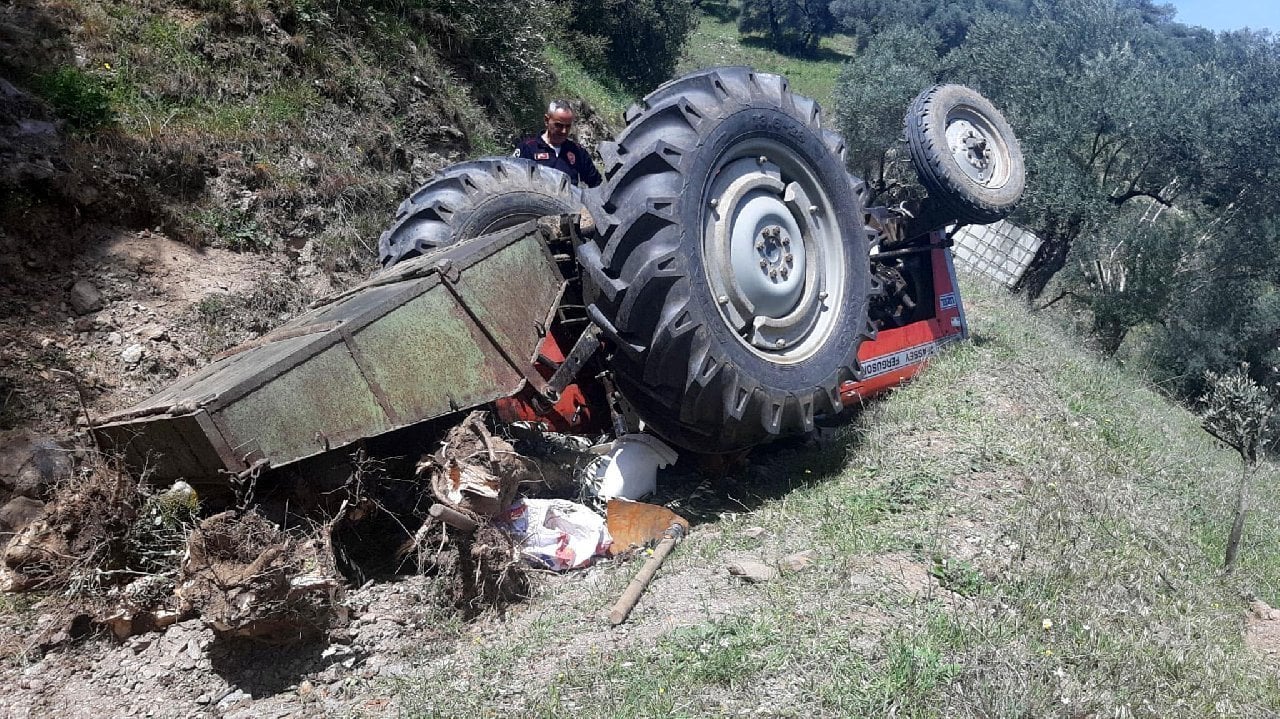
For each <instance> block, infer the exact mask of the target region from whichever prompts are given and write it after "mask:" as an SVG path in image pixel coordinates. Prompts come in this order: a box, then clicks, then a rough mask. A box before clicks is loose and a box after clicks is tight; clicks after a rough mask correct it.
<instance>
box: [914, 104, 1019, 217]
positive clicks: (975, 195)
mask: <svg viewBox="0 0 1280 719" xmlns="http://www.w3.org/2000/svg"><path fill="white" fill-rule="evenodd" d="M959 107H967V108H969V109H970V110H972V111H973V112H975V113H977V114H979V115H981V116H982V117H983V118H984V119H985V120H986V121H987V122H989V123H990V124H991V127H992V129H993V130H994V131H995V134H996V135H997V137H998V139H999V141H1000V142H1001V144H1003V145H1004V148H1005V154H1006V157H1007V162H1008V164H1009V168H1008V169H1009V177H1008V179H1007V181H1006V182H1005V183H1004V184H1003V185H1001V186H1000V187H996V188H991V187H984V186H982V185H979V184H977V183H976V182H974V181H972V180H971V179H970V178H969V177H968V176H967V175H965V174H964V172H963V171H962V170H961V169H960V167H959V165H958V164H957V163H956V160H955V158H954V157H952V155H951V152H950V150H949V149H948V146H947V138H946V129H947V116H948V114H949V113H951V112H952V111H953V110H955V109H957V108H959ZM905 125H906V138H907V147H908V149H909V151H910V154H911V160H912V164H914V165H915V168H916V172H917V174H918V175H919V177H920V182H921V184H923V185H924V187H925V190H926V191H927V192H928V194H929V197H928V200H927V201H926V202H927V207H928V206H932V207H929V210H930V214H933V213H935V212H941V213H944V214H946V215H947V216H948V217H949V218H950V219H954V220H957V221H959V222H962V223H968V224H989V223H992V222H996V221H999V220H1001V219H1004V218H1005V217H1007V216H1008V215H1009V213H1010V212H1011V211H1012V210H1013V208H1014V206H1015V205H1017V203H1018V200H1019V199H1020V198H1021V197H1022V191H1023V189H1024V187H1025V184H1026V169H1025V164H1024V160H1023V157H1022V149H1021V147H1020V146H1019V144H1018V139H1017V137H1016V136H1015V135H1014V132H1013V128H1012V127H1011V126H1010V125H1009V122H1008V121H1007V120H1005V118H1004V115H1003V114H1001V113H1000V111H999V110H997V109H996V107H995V106H994V105H992V104H991V102H990V101H989V100H987V99H986V98H985V97H983V96H982V95H981V94H980V93H978V92H977V91H976V90H974V89H972V88H969V87H966V86H964V85H935V86H934V87H931V88H929V89H927V90H925V91H924V92H922V93H920V94H919V95H918V96H917V97H916V98H915V100H913V101H912V103H911V105H910V107H909V108H908V110H907V114H906V118H905Z"/></svg>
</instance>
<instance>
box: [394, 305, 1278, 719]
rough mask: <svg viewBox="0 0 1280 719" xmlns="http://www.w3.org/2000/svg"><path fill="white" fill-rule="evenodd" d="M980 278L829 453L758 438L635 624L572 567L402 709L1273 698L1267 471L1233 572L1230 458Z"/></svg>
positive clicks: (1063, 713)
mask: <svg viewBox="0 0 1280 719" xmlns="http://www.w3.org/2000/svg"><path fill="white" fill-rule="evenodd" d="M966 290H967V291H968V297H969V303H970V304H969V309H970V318H971V321H972V325H973V331H974V340H973V341H972V342H970V343H967V344H964V345H961V346H958V347H956V348H953V349H952V350H951V351H949V352H947V353H945V354H944V356H942V357H940V358H939V359H937V360H936V361H935V362H934V364H933V365H931V366H930V368H929V369H928V370H927V371H926V372H925V373H924V374H923V375H922V376H921V377H920V378H919V379H918V380H917V381H916V382H914V383H913V384H911V385H909V386H906V387H904V388H902V389H900V390H898V391H897V392H895V393H894V394H893V395H891V396H889V397H888V398H886V399H884V400H882V401H878V402H876V403H874V404H872V405H871V406H870V407H869V408H868V409H867V410H866V411H865V412H864V413H863V414H862V416H861V417H859V418H857V419H856V420H855V421H854V422H853V423H852V424H851V425H850V426H848V427H846V428H844V429H842V430H840V431H838V432H836V433H835V435H834V437H833V438H832V439H831V441H830V442H829V444H828V445H827V446H826V447H825V448H823V449H817V450H815V449H804V448H796V447H793V448H790V449H785V448H775V449H773V450H771V451H763V452H759V453H757V455H756V456H755V457H754V458H753V462H752V467H751V469H750V470H749V472H748V473H747V475H746V476H745V477H737V478H730V479H729V480H727V481H726V483H725V484H724V485H722V486H723V487H724V489H723V492H724V494H725V495H726V496H731V497H732V498H733V499H732V500H727V499H726V501H725V502H724V508H723V509H722V510H721V511H720V512H719V514H718V515H717V517H718V518H713V519H711V520H710V521H707V522H705V523H703V524H701V525H698V526H696V527H695V528H694V530H693V533H692V534H691V535H690V538H689V539H688V540H686V542H685V543H684V545H682V546H681V547H680V548H679V549H678V550H677V551H676V552H675V554H673V555H672V557H671V559H670V560H668V564H667V565H666V566H664V568H663V570H662V572H661V573H660V575H659V580H658V583H657V584H655V586H654V587H652V588H651V589H650V592H649V593H648V594H646V596H645V598H644V599H642V601H641V605H640V607H639V608H638V610H637V612H636V614H634V615H633V617H632V619H631V621H630V622H629V624H628V625H627V628H626V629H625V630H622V631H616V630H615V631H612V632H611V631H610V630H608V629H606V628H605V627H604V626H603V622H602V620H600V619H599V618H598V617H599V615H600V613H601V612H603V611H604V610H606V609H607V607H608V606H609V604H610V603H611V601H612V599H613V597H615V596H616V595H617V593H618V592H620V591H621V589H622V586H623V585H624V584H625V582H626V580H627V579H628V578H629V577H630V575H631V573H633V572H634V571H635V569H636V565H635V564H631V565H622V566H609V565H606V566H602V567H600V568H597V569H596V570H593V575H592V576H594V579H591V580H590V581H589V582H588V583H587V584H589V586H590V587H591V588H590V589H589V590H587V589H586V588H585V587H579V586H578V584H579V581H578V580H577V579H575V578H574V577H566V578H565V579H563V580H558V581H557V582H556V583H554V584H553V585H551V586H552V588H551V589H545V588H544V591H543V594H542V596H540V597H539V598H538V599H536V600H534V602H533V603H532V605H531V606H529V607H527V608H525V609H517V610H516V611H515V612H513V613H512V615H511V616H509V617H508V619H507V620H506V621H505V622H504V623H503V624H502V625H501V626H500V627H499V628H498V629H497V630H496V631H494V632H485V633H484V637H485V646H486V650H485V651H484V652H482V653H477V652H474V651H472V650H471V649H470V648H469V647H468V645H467V644H466V642H465V641H461V642H459V643H458V644H457V645H456V646H455V647H454V649H453V651H452V653H450V654H449V655H448V657H447V661H443V662H438V663H436V664H434V665H432V667H431V668H429V669H424V670H423V671H422V672H421V674H420V675H418V676H417V677H415V678H413V679H412V680H410V681H408V682H406V683H404V684H403V685H402V686H401V688H400V691H399V692H398V693H399V698H400V701H401V703H402V708H403V713H404V714H405V715H406V716H442V717H447V716H498V715H504V714H518V715H521V716H532V717H555V716H568V715H573V716H577V717H643V716H738V715H753V716H754V715H762V716H829V717H841V716H868V717H870V716H889V715H893V716H900V717H1023V716H1035V717H1075V716H1132V717H1187V718H1188V719H1191V718H1198V717H1204V716H1231V717H1258V716H1266V715H1269V713H1273V712H1274V711H1275V710H1276V708H1277V707H1280V678H1278V677H1277V675H1276V674H1275V672H1274V670H1273V669H1271V668H1269V667H1268V666H1267V665H1266V664H1265V663H1264V661H1265V660H1263V659H1262V658H1260V657H1257V656H1254V655H1252V654H1250V653H1249V651H1248V650H1247V649H1246V648H1245V647H1244V645H1243V642H1242V641H1241V635H1240V627H1241V617H1242V615H1243V612H1244V601H1243V600H1242V597H1247V596H1253V595H1256V596H1259V597H1260V598H1262V599H1264V600H1265V601H1268V602H1269V603H1273V604H1274V603H1276V600H1277V599H1280V595H1278V590H1280V584H1277V581H1278V580H1280V566H1278V565H1277V561H1278V560H1277V557H1280V528H1277V527H1276V526H1275V524H1274V523H1273V522H1270V521H1269V519H1268V518H1269V517H1272V516H1275V514H1276V511H1277V510H1278V509H1280V493H1277V491H1276V490H1275V489H1269V488H1267V487H1268V486H1272V487H1273V486H1274V485H1275V473H1274V471H1273V470H1271V469H1268V470H1266V472H1267V473H1266V476H1265V477H1264V478H1262V479H1261V480H1260V481H1259V485H1260V492H1259V494H1258V495H1257V496H1256V497H1255V500H1256V503H1255V508H1254V513H1253V515H1252V518H1251V522H1250V524H1249V525H1248V529H1247V531H1246V535H1247V536H1246V540H1245V543H1246V549H1245V552H1244V553H1243V554H1242V557H1241V565H1240V567H1239V569H1238V570H1237V572H1236V574H1234V575H1232V576H1228V577H1224V576H1223V575H1222V574H1221V573H1220V569H1219V567H1220V564H1221V559H1222V547H1223V543H1224V541H1225V536H1226V531H1227V528H1228V523H1229V520H1230V516H1231V515H1230V510H1231V507H1230V503H1231V502H1230V496H1231V495H1230V491H1229V489H1230V487H1231V486H1233V482H1234V480H1235V477H1236V472H1237V467H1236V461H1235V459H1234V458H1233V456H1232V455H1231V454H1230V453H1229V452H1227V451H1225V450H1222V449H1220V448H1217V447H1215V446H1214V444H1213V443H1212V442H1211V441H1210V440H1209V438H1208V437H1207V435H1205V434H1204V433H1203V432H1202V431H1201V430H1200V429H1199V428H1198V425H1197V422H1196V420H1195V418H1194V417H1192V416H1191V415H1189V414H1188V413H1186V412H1185V411H1184V410H1182V409H1179V408H1177V407H1175V406H1173V405H1171V404H1170V403H1168V402H1166V401H1165V400H1164V399H1163V398H1161V397H1160V396H1158V395H1156V394H1154V393H1153V392H1152V391H1150V390H1149V389H1147V388H1146V387H1144V386H1143V385H1142V384H1141V383H1140V382H1139V381H1137V380H1135V379H1134V378H1132V377H1131V376H1129V375H1127V374H1125V373H1124V372H1123V371H1121V370H1120V369H1118V368H1116V367H1115V366H1114V365H1110V364H1107V363H1105V362H1102V361H1100V360H1097V359H1095V358H1093V357H1091V356H1088V355H1086V354H1084V353H1083V351H1082V350H1081V349H1080V347H1081V342H1080V340H1079V339H1078V338H1076V337H1073V336H1072V335H1070V334H1068V333H1066V332H1064V331H1062V330H1061V329H1059V327H1058V326H1057V325H1055V324H1053V323H1052V322H1051V321H1050V319H1049V318H1047V317H1044V316H1033V315H1029V314H1028V313H1027V312H1026V310H1025V309H1024V308H1023V307H1022V306H1021V305H1020V304H1019V303H1018V302H1017V301H1016V300H1014V299H1012V298H1009V297H1007V296H1003V295H1002V294H1000V293H998V292H995V291H993V290H989V289H985V288H981V287H973V288H970V287H967V286H966ZM755 526H759V527H763V528H765V534H764V535H763V536H762V537H759V538H748V537H747V536H745V535H744V534H743V531H744V530H745V529H746V528H748V527H755ZM802 549H812V550H814V551H815V552H816V555H817V561H816V562H815V563H814V564H813V565H812V566H811V567H809V568H808V569H806V570H805V571H802V572H799V573H794V574H784V575H783V576H782V577H781V578H779V579H778V580H775V581H774V582H771V583H769V584H765V585H737V584H734V583H732V582H731V581H730V580H729V578H728V577H727V576H726V575H725V573H724V571H723V567H724V566H725V564H727V563H728V562H730V561H732V558H733V557H741V556H756V557H759V558H763V559H765V560H766V561H772V560H774V559H777V558H779V557H782V556H785V555H787V554H789V553H792V552H795V551H799V550H802ZM474 631H477V632H479V631H482V630H480V629H477V630H474ZM633 633H634V634H633ZM460 689H463V690H464V691H459V690H460ZM459 696H462V697H465V699H464V700H463V701H461V702H458V701H456V698H457V697H459ZM441 697H449V701H448V702H443V703H442V702H441V701H439V699H440V698H441Z"/></svg>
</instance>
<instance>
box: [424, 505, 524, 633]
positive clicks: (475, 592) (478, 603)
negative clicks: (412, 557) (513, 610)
mask: <svg viewBox="0 0 1280 719" xmlns="http://www.w3.org/2000/svg"><path fill="white" fill-rule="evenodd" d="M424 529H428V530H429V531H428V532H426V533H420V535H419V536H425V537H426V538H427V541H425V542H423V543H422V544H421V545H420V548H419V565H420V567H421V568H422V569H423V571H424V572H432V573H435V575H436V576H437V578H438V580H439V581H438V586H439V588H440V598H441V600H442V601H443V602H444V603H447V604H449V605H452V606H453V607H455V608H457V609H459V610H460V611H461V612H462V614H463V616H464V617H466V618H472V617H475V616H477V615H479V614H480V613H481V612H483V611H484V610H486V609H501V608H503V607H505V606H507V605H509V604H512V603H514V602H519V601H523V600H525V599H528V598H529V596H530V591H531V582H530V572H529V569H528V567H527V565H526V564H525V563H524V561H523V559H521V557H520V547H519V546H517V545H516V543H515V540H513V539H512V538H511V535H509V534H507V533H506V532H503V531H502V530H500V529H498V528H497V527H494V526H493V525H489V524H484V525H481V526H480V527H478V528H477V529H476V530H475V531H474V532H465V533H462V532H456V531H454V530H448V529H446V528H445V527H444V525H443V523H439V522H432V523H431V524H430V525H428V526H427V527H424ZM433 540H434V541H433Z"/></svg>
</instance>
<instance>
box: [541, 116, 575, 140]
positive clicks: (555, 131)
mask: <svg viewBox="0 0 1280 719" xmlns="http://www.w3.org/2000/svg"><path fill="white" fill-rule="evenodd" d="M572 128H573V112H572V111H571V110H556V111H555V112H548V113H547V141H548V142H550V143H551V144H552V145H554V146H556V147H559V146H560V143H562V142H564V141H565V140H566V139H567V138H568V137H569V130H571V129H572Z"/></svg>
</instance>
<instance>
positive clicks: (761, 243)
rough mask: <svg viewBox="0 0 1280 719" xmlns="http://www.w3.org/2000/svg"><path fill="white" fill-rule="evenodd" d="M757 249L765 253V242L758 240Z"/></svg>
mask: <svg viewBox="0 0 1280 719" xmlns="http://www.w3.org/2000/svg"><path fill="white" fill-rule="evenodd" d="M756 249H757V250H760V251H761V252H764V240H756Z"/></svg>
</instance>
